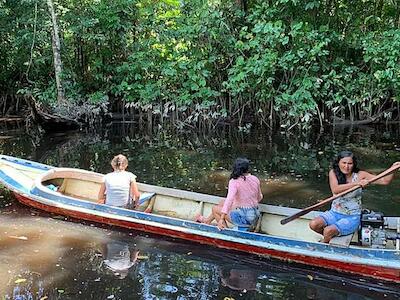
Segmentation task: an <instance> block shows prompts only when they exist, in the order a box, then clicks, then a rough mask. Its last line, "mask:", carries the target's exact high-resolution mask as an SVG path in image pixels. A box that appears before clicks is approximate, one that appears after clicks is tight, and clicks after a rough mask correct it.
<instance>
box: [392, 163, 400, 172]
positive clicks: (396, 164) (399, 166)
mask: <svg viewBox="0 0 400 300" xmlns="http://www.w3.org/2000/svg"><path fill="white" fill-rule="evenodd" d="M392 167H398V168H400V161H396V162H394V163H393V165H392ZM398 170H400V169H398Z"/></svg>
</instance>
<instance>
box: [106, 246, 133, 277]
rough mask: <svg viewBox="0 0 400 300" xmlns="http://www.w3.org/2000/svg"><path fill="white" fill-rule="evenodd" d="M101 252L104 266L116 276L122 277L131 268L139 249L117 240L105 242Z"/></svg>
mask: <svg viewBox="0 0 400 300" xmlns="http://www.w3.org/2000/svg"><path fill="white" fill-rule="evenodd" d="M102 254H103V257H104V260H103V263H104V265H105V266H106V268H108V269H109V270H111V271H112V272H113V273H114V275H116V276H117V277H118V278H120V279H124V278H125V277H126V276H127V275H128V273H129V272H130V270H131V269H133V266H134V265H135V263H136V261H137V259H138V256H139V250H137V249H135V248H134V247H130V246H129V245H128V244H127V243H124V242H123V241H118V240H117V241H109V242H107V243H106V244H105V245H104V247H103V251H102Z"/></svg>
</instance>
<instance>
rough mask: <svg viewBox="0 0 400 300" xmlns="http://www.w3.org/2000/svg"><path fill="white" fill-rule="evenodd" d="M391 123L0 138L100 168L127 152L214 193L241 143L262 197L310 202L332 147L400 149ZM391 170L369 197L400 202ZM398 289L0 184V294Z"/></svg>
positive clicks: (9, 146) (178, 295) (19, 149)
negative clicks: (102, 220) (48, 207)
mask: <svg viewBox="0 0 400 300" xmlns="http://www.w3.org/2000/svg"><path fill="white" fill-rule="evenodd" d="M398 131H399V129H398V128H397V129H395V130H390V129H386V128H385V129H384V130H381V129H379V128H378V129H376V130H371V129H364V128H353V129H352V131H349V130H348V129H340V130H336V129H335V130H332V131H330V132H325V134H323V135H321V134H320V133H319V132H318V133H310V134H309V135H302V134H299V135H297V136H295V135H290V134H289V135H283V134H279V133H278V134H276V135H274V136H270V135H268V136H266V135H265V134H264V133H263V132H254V133H252V134H251V135H243V134H240V133H237V132H234V131H225V132H221V133H216V134H215V135H214V136H212V135H211V136H210V135H207V136H201V134H193V133H190V134H186V135H185V134H184V135H173V134H171V135H169V134H166V133H163V134H154V135H146V136H143V135H140V134H138V133H137V131H135V130H127V131H125V132H126V133H127V135H124V136H123V135H121V132H120V131H118V130H116V129H115V128H114V127H111V128H110V131H106V133H104V134H100V135H97V134H87V133H79V132H76V133H72V134H70V133H68V134H62V135H52V136H45V137H42V138H41V139H40V140H39V141H33V142H32V141H31V140H29V138H26V137H25V136H23V134H21V133H18V134H16V135H15V136H14V138H12V139H3V140H0V152H1V153H4V154H9V155H15V156H18V157H23V158H28V159H33V160H36V161H40V162H44V163H47V164H52V165H58V166H66V167H79V168H84V169H89V170H94V171H99V172H103V173H105V172H108V171H109V168H110V166H109V160H110V158H111V156H113V155H114V154H115V153H119V152H122V153H125V154H127V156H128V157H129V158H130V159H131V161H130V167H131V168H132V169H131V171H133V172H134V173H135V174H137V175H138V178H139V180H140V181H142V182H147V183H151V184H157V185H163V186H168V187H178V188H182V189H187V190H194V191H200V192H203V193H211V194H217V195H221V196H225V195H226V184H227V182H228V178H229V170H230V168H231V162H232V160H233V158H235V157H237V156H240V155H245V156H247V157H249V158H250V159H251V160H252V162H253V165H252V167H253V172H254V173H256V174H257V175H258V176H259V178H261V180H262V188H263V194H264V201H265V202H266V203H269V204H279V205H287V206H297V207H305V206H308V205H310V204H313V203H314V202H315V201H316V200H318V199H323V198H326V197H327V196H328V195H329V187H328V184H327V178H326V173H327V172H326V170H327V169H328V166H329V163H330V161H331V158H332V156H333V155H334V154H335V153H336V152H337V150H339V149H342V148H349V149H352V150H354V151H355V152H356V153H357V155H358V156H359V157H360V160H361V162H360V163H361V164H362V166H363V167H364V166H365V168H366V169H369V170H372V171H376V172H377V171H380V170H382V169H383V168H384V167H386V166H389V165H390V164H391V163H392V162H393V161H396V160H400V153H399V149H400V144H398V137H399V132H398ZM32 145H33V146H32ZM396 182H397V183H398V182H400V180H399V179H396V181H395V183H394V184H392V185H390V186H387V187H369V188H368V191H367V192H366V193H365V194H366V197H365V199H363V201H364V203H365V204H366V206H367V207H369V208H373V209H376V210H381V211H383V212H384V213H385V212H386V213H390V214H392V215H393V214H400V205H398V204H399V199H400V190H399V189H398V188H397V187H398V184H396ZM382 194H385V201H381V198H382ZM1 196H4V198H1ZM399 294H400V290H399V287H398V286H396V285H391V284H388V283H382V282H374V281H365V280H363V279H359V278H354V277H351V276H343V277H342V276H338V275H337V274H336V273H329V272H325V271H324V272H322V271H319V270H316V269H306V268H304V267H297V266H294V265H288V264H280V263H275V262H271V261H268V260H267V259H259V258H257V257H255V256H252V255H249V254H237V253H235V252H230V251H223V250H218V249H215V248H212V247H208V246H201V245H197V244H190V243H183V242H180V241H176V240H171V239H165V238H162V237H157V236H147V235H145V234H142V233H141V234H138V233H135V232H126V231H120V230H118V229H115V228H112V227H104V228H99V227H94V226H93V224H87V223H85V224H80V223H74V222H71V220H69V221H65V220H64V217H58V216H50V215H47V214H44V213H39V212H37V211H34V210H31V209H28V208H25V207H22V206H21V205H19V204H17V203H16V202H15V199H14V198H13V197H12V196H11V195H10V194H9V193H5V194H4V191H3V194H2V195H0V299H2V297H3V298H5V299H23V298H24V297H25V298H26V299H29V298H32V299H41V298H43V297H48V299H107V298H108V299H224V298H225V297H228V298H229V297H230V298H234V299H374V298H375V299H381V298H385V299H400V296H399Z"/></svg>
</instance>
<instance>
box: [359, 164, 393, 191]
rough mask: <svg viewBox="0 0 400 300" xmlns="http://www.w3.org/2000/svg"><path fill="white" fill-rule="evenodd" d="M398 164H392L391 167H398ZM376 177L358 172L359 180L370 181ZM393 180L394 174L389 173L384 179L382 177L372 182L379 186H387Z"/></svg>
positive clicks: (364, 172)
mask: <svg viewBox="0 0 400 300" xmlns="http://www.w3.org/2000/svg"><path fill="white" fill-rule="evenodd" d="M399 165H400V162H395V163H393V165H392V167H394V166H399ZM375 176H376V175H375V174H372V173H368V172H366V171H360V172H359V179H360V180H362V179H365V180H370V179H372V178H374V177H375ZM393 178H394V173H391V174H389V175H387V176H385V177H382V178H381V179H378V180H377V181H375V182H373V184H380V185H388V184H389V183H391V182H392V180H393Z"/></svg>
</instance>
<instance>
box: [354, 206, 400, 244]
mask: <svg viewBox="0 0 400 300" xmlns="http://www.w3.org/2000/svg"><path fill="white" fill-rule="evenodd" d="M385 226H386V225H385V219H384V217H383V214H382V213H380V212H373V211H363V212H362V214H361V228H360V233H359V239H360V243H361V245H362V246H367V247H372V248H385V247H386V243H387V241H388V240H398V239H400V234H399V233H396V232H389V231H388V230H386V229H385Z"/></svg>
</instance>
